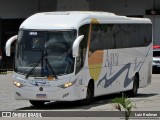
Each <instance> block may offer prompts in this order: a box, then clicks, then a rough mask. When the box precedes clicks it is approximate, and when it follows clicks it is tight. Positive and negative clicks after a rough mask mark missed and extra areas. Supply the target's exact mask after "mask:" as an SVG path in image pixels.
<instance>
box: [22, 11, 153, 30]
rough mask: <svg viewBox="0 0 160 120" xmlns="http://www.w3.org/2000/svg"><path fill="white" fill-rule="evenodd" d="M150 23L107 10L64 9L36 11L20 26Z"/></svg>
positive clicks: (27, 27) (50, 27) (44, 27)
mask: <svg viewBox="0 0 160 120" xmlns="http://www.w3.org/2000/svg"><path fill="white" fill-rule="evenodd" d="M91 21H94V22H95V21H96V22H98V23H151V21H150V20H149V19H147V18H131V17H126V16H118V15H115V14H113V13H109V12H87V11H64V12H43V13H37V14H34V15H32V16H30V17H29V18H28V19H26V20H25V21H24V22H23V23H22V25H21V26H20V28H24V29H36V30H37V29H39V30H40V29H45V30H52V29H77V28H78V27H79V26H80V25H82V24H84V23H85V22H86V23H87V22H88V23H90V22H91Z"/></svg>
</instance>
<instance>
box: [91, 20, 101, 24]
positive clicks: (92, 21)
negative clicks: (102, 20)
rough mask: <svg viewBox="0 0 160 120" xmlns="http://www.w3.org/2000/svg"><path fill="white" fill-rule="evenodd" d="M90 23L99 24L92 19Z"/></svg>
mask: <svg viewBox="0 0 160 120" xmlns="http://www.w3.org/2000/svg"><path fill="white" fill-rule="evenodd" d="M91 23H92V24H99V21H98V20H97V19H92V20H91Z"/></svg>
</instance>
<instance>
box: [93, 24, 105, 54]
mask: <svg viewBox="0 0 160 120" xmlns="http://www.w3.org/2000/svg"><path fill="white" fill-rule="evenodd" d="M101 32H102V31H101V25H95V24H93V25H92V32H91V41H90V50H91V51H92V52H94V51H96V50H100V49H102V47H101V42H100V40H101Z"/></svg>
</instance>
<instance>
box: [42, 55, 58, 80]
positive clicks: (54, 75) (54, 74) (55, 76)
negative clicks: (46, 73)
mask: <svg viewBox="0 0 160 120" xmlns="http://www.w3.org/2000/svg"><path fill="white" fill-rule="evenodd" d="M45 61H46V64H47V65H48V67H49V69H50V70H51V73H52V75H53V77H54V78H55V79H57V75H56V73H55V72H54V70H53V67H52V66H51V64H50V63H49V61H48V59H47V58H45Z"/></svg>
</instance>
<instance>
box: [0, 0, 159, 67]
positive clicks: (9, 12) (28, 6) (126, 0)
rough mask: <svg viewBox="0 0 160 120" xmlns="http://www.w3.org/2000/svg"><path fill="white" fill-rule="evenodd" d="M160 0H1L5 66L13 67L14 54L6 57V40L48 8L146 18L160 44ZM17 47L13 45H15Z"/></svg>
mask: <svg viewBox="0 0 160 120" xmlns="http://www.w3.org/2000/svg"><path fill="white" fill-rule="evenodd" d="M159 9H160V0H0V48H1V50H2V53H3V61H5V68H12V63H13V62H12V61H13V55H12V57H9V58H8V57H6V56H5V52H4V46H5V43H6V40H7V39H8V38H9V37H11V36H12V35H15V34H17V32H18V28H19V25H20V24H21V23H22V22H23V20H24V19H26V18H27V17H29V16H30V15H32V14H34V13H37V12H47V11H71V10H76V11H79V10H80V11H107V12H113V13H115V14H117V15H125V16H131V17H132V16H133V17H147V18H150V19H151V20H152V23H153V32H154V34H153V38H154V44H156V45H157V44H160V34H159V32H160V10H159ZM13 49H14V45H13ZM13 54H14V51H13Z"/></svg>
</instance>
